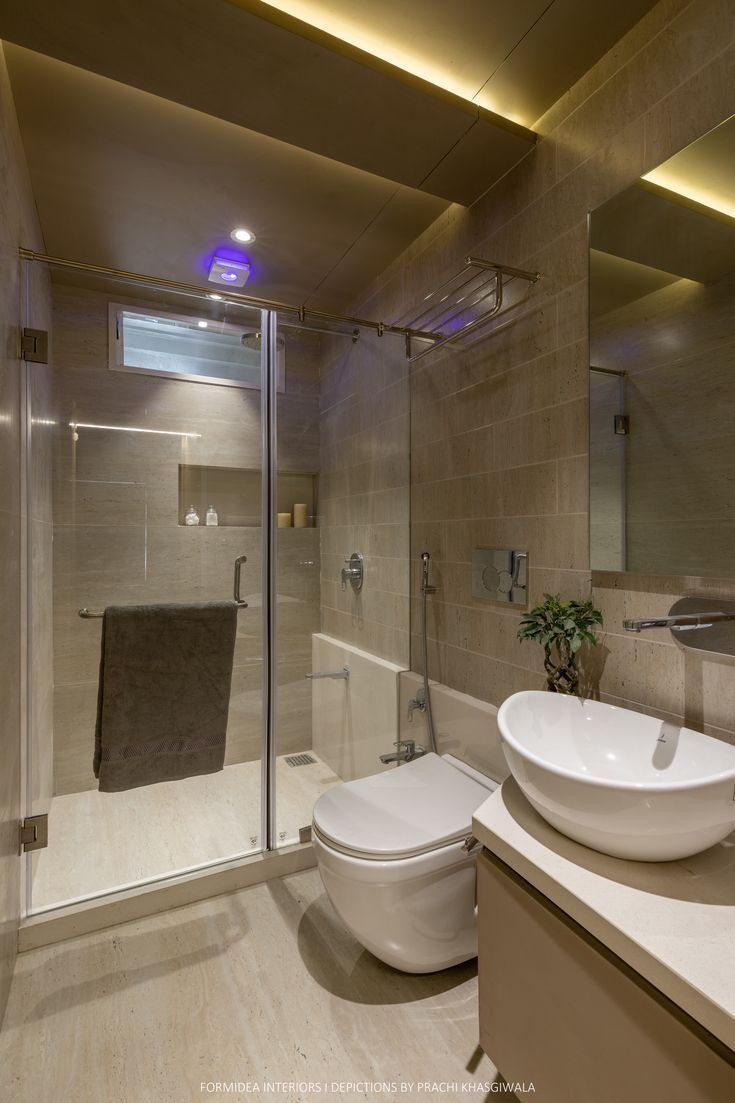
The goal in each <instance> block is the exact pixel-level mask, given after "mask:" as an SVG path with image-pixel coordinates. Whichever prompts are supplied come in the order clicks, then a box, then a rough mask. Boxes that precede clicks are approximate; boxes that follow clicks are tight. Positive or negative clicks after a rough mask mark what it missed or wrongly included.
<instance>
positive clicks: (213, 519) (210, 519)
mask: <svg viewBox="0 0 735 1103" xmlns="http://www.w3.org/2000/svg"><path fill="white" fill-rule="evenodd" d="M206 523H207V524H208V525H218V524H219V517H218V516H217V510H216V509H215V508H214V506H209V508H208V509H207V520H206Z"/></svg>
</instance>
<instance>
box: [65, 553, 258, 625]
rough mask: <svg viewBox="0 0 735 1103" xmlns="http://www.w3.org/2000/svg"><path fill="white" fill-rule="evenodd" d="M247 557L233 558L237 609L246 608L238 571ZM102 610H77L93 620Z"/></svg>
mask: <svg viewBox="0 0 735 1103" xmlns="http://www.w3.org/2000/svg"><path fill="white" fill-rule="evenodd" d="M247 561H248V557H247V556H246V555H238V557H237V559H236V560H235V578H234V582H233V600H234V602H235V605H237V607H238V609H247V607H248V603H247V601H243V599H242V597H241V596H240V572H241V570H242V565H243V563H247ZM104 615H105V614H104V611H102V612H97V610H92V609H88V608H87V607H86V605H85V606H84V607H83V608H81V609H80V610H79V616H80V617H81V618H82V619H83V620H95V619H96V618H99V617H103V616H104Z"/></svg>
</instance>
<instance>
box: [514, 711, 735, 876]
mask: <svg viewBox="0 0 735 1103" xmlns="http://www.w3.org/2000/svg"><path fill="white" fill-rule="evenodd" d="M498 726H499V728H500V734H501V737H502V741H503V750H504V751H505V757H506V759H507V760H508V766H509V767H510V771H511V773H512V774H513V777H514V778H515V779H516V781H517V782H518V784H519V785H520V787H521V789H522V790H523V792H524V794H525V796H526V797H527V799H528V800H529V801H530V802H531V804H532V805H533V806H534V808H535V809H536V810H537V812H539V813H540V814H541V815H542V816H543V817H544V819H545V820H547V821H548V822H549V823H550V824H552V826H553V827H556V828H557V829H558V830H559V831H561V832H563V834H565V835H569V837H570V838H572V839H576V840H577V841H578V842H581V843H585V845H586V846H591V847H593V849H595V850H601V851H602V852H603V853H604V854H613V855H615V856H616V857H618V858H633V859H636V860H638V861H647V862H663V861H671V860H673V859H676V858H686V857H687V856H688V855H690V854H698V853H699V851H700V850H706V849H707V847H709V846H713V845H714V844H715V843H716V842H719V841H720V840H721V839H724V838H725V836H726V835H729V834H730V832H731V831H732V830H733V828H735V747H732V746H730V745H729V744H728V743H724V742H722V741H721V740H719V739H712V738H711V737H710V736H707V735H703V734H702V733H701V732H697V731H692V730H691V729H690V728H680V727H676V726H675V725H673V724H667V723H664V722H663V721H661V720H656V719H655V718H654V717H652V716H644V715H642V714H641V713H638V712H632V711H631V710H630V709H621V708H616V707H615V706H613V705H604V704H601V703H600V702H599V701H584V700H581V699H580V698H578V697H568V696H565V695H563V694H558V693H540V692H526V693H515V694H514V695H513V696H512V697H509V698H508V700H507V701H505V702H504V704H503V705H502V706H501V707H500V710H499V712H498Z"/></svg>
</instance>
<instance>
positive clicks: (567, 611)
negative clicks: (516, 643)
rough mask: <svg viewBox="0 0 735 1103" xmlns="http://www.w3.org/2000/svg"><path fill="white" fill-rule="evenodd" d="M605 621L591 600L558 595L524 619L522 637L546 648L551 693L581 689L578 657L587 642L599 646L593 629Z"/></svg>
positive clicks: (551, 596) (547, 672)
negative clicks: (571, 598)
mask: <svg viewBox="0 0 735 1103" xmlns="http://www.w3.org/2000/svg"><path fill="white" fill-rule="evenodd" d="M598 624H600V625H601V624H602V613H601V612H600V610H599V609H595V607H594V605H593V604H592V602H591V601H573V600H570V601H562V600H561V598H560V597H559V595H558V594H556V595H552V594H544V600H543V601H542V602H541V604H540V605H537V606H536V608H535V609H531V611H530V612H529V613H527V614H526V616H525V617H523V619H522V620H521V626H520V628H519V629H518V639H519V640H536V641H537V643H540V644H541V646H542V647H543V649H544V669H545V670H546V688H547V689H548V690H550V692H551V693H571V694H574V693H576V692H577V686H578V684H579V671H578V670H577V664H576V657H577V652H578V651H579V649H580V647H581V646H582V644H583V643H584V642H585V641H587V643H591V644H592V645H593V646H596V645H597V637H596V636H595V634H594V631H593V629H594V628H595V626H596V625H598Z"/></svg>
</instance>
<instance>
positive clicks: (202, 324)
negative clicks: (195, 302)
mask: <svg viewBox="0 0 735 1103" xmlns="http://www.w3.org/2000/svg"><path fill="white" fill-rule="evenodd" d="M197 325H198V326H199V328H200V329H206V328H207V326H208V325H209V322H204V321H201V322H197Z"/></svg>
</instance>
